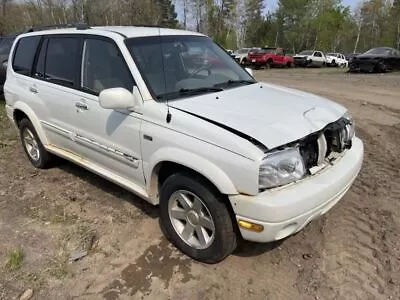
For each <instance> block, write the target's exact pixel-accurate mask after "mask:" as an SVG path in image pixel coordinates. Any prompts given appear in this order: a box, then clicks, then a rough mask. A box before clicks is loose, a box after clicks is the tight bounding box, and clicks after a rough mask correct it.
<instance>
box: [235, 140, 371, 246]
mask: <svg viewBox="0 0 400 300" xmlns="http://www.w3.org/2000/svg"><path fill="white" fill-rule="evenodd" d="M363 152H364V148H363V143H362V142H361V140H359V139H358V138H354V140H353V146H352V148H351V149H350V150H348V151H347V152H346V153H345V154H344V156H343V157H342V158H341V159H339V160H338V161H336V162H335V163H334V164H333V165H332V166H329V167H327V168H325V169H324V170H321V171H320V172H319V173H317V174H315V175H313V176H310V177H308V178H306V179H304V180H302V181H300V182H297V183H294V184H292V185H289V186H285V187H281V188H276V189H273V190H269V191H265V192H263V193H260V194H259V195H257V196H246V195H235V196H231V197H229V199H230V201H231V204H232V207H233V210H234V212H235V214H236V219H237V220H244V221H248V222H251V223H256V224H259V225H262V226H264V230H263V231H261V232H254V231H250V230H246V229H244V228H240V231H241V234H242V236H243V238H244V239H245V240H250V241H256V242H270V241H275V240H279V239H283V238H285V237H287V236H289V235H291V234H294V233H296V232H298V231H300V230H301V229H303V228H304V227H305V226H306V225H307V224H308V223H309V222H311V221H312V220H314V219H316V218H318V217H320V216H321V215H323V214H325V213H326V212H327V211H329V210H330V209H331V208H332V207H333V206H334V205H335V204H336V203H337V202H339V200H340V199H341V198H342V197H343V196H344V194H345V193H346V192H347V190H348V189H349V188H350V186H351V184H352V183H353V181H354V179H355V178H356V176H357V175H358V173H359V171H360V169H361V165H362V161H363Z"/></svg>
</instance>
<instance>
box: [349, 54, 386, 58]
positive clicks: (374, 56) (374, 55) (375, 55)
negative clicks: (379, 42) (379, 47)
mask: <svg viewBox="0 0 400 300" xmlns="http://www.w3.org/2000/svg"><path fill="white" fill-rule="evenodd" d="M382 57H387V56H386V55H378V54H360V55H357V56H355V57H354V59H359V58H361V59H376V58H382Z"/></svg>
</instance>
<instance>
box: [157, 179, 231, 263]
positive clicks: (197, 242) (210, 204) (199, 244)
mask: <svg viewBox="0 0 400 300" xmlns="http://www.w3.org/2000/svg"><path fill="white" fill-rule="evenodd" d="M160 222H161V226H162V227H163V229H164V230H163V231H164V233H165V235H166V237H167V238H168V240H170V241H171V242H172V243H173V244H174V245H175V247H177V248H178V249H179V250H180V251H182V252H183V253H185V254H186V255H188V256H190V257H191V258H193V259H195V260H198V261H201V262H204V263H210V264H212V263H217V262H219V261H221V260H223V259H224V258H225V257H227V256H228V255H230V254H231V253H232V252H233V251H234V250H235V248H236V245H237V236H236V233H235V230H234V224H233V222H232V219H231V217H230V214H229V210H228V207H227V206H226V204H225V203H224V201H223V198H222V195H221V194H219V192H218V191H216V189H215V188H214V187H213V186H212V185H210V184H209V183H208V182H207V181H206V180H205V179H203V178H202V177H200V176H196V175H195V174H191V173H188V172H187V173H186V172H185V173H175V174H173V175H171V176H170V177H168V178H167V179H166V180H165V182H164V184H163V185H162V187H161V192H160Z"/></svg>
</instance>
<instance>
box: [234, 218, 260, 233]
mask: <svg viewBox="0 0 400 300" xmlns="http://www.w3.org/2000/svg"><path fill="white" fill-rule="evenodd" d="M238 224H239V226H240V227H243V228H244V229H247V230H251V231H255V232H261V231H263V230H264V226H262V225H259V224H254V223H251V222H248V221H243V220H239V221H238Z"/></svg>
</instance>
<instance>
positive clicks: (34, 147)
mask: <svg viewBox="0 0 400 300" xmlns="http://www.w3.org/2000/svg"><path fill="white" fill-rule="evenodd" d="M19 133H20V138H21V143H22V147H23V148H24V151H25V153H26V155H27V156H28V159H29V160H30V162H31V163H32V165H34V166H35V167H36V168H39V169H46V168H48V167H49V166H50V165H51V162H52V160H53V156H52V155H51V154H50V153H49V152H47V151H46V149H45V148H44V146H43V144H42V142H41V141H40V139H39V137H38V135H37V133H36V130H35V128H34V127H33V125H32V123H31V121H29V120H28V119H26V118H25V119H22V120H21V122H20V123H19Z"/></svg>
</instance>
